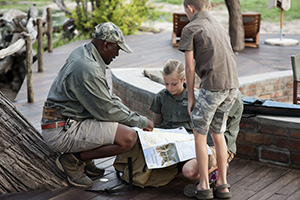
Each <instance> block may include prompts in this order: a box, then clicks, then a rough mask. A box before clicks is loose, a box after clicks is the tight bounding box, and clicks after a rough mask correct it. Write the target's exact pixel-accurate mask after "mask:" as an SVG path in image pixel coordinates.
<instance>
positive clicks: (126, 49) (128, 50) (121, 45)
mask: <svg viewBox="0 0 300 200" xmlns="http://www.w3.org/2000/svg"><path fill="white" fill-rule="evenodd" d="M118 45H119V47H120V48H121V49H122V50H123V51H125V52H126V53H132V50H131V49H130V47H129V46H128V45H127V44H126V43H118Z"/></svg>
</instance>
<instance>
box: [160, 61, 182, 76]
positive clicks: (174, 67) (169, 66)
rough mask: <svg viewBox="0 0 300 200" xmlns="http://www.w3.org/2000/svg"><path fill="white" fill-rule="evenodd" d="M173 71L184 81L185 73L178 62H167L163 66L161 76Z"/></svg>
mask: <svg viewBox="0 0 300 200" xmlns="http://www.w3.org/2000/svg"><path fill="white" fill-rule="evenodd" d="M175 71H176V72H177V74H178V76H179V79H180V80H182V79H184V75H185V72H184V66H183V64H182V63H181V62H180V61H178V60H172V59H170V60H168V61H167V62H166V64H165V66H164V69H163V75H164V76H165V75H169V74H172V73H173V72H175Z"/></svg>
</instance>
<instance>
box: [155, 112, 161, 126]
mask: <svg viewBox="0 0 300 200" xmlns="http://www.w3.org/2000/svg"><path fill="white" fill-rule="evenodd" d="M153 122H154V126H155V127H156V126H158V125H160V123H161V122H162V117H161V114H157V113H155V112H153Z"/></svg>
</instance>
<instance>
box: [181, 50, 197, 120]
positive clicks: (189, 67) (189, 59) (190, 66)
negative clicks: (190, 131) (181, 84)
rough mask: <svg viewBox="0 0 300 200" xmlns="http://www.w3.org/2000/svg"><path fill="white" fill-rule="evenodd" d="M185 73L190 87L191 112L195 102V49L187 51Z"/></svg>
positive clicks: (189, 106) (189, 103)
mask: <svg viewBox="0 0 300 200" xmlns="http://www.w3.org/2000/svg"><path fill="white" fill-rule="evenodd" d="M184 55H185V75H186V81H187V88H188V112H189V114H191V112H192V110H193V107H194V104H195V95H194V84H195V65H194V51H185V53H184Z"/></svg>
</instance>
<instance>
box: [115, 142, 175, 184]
mask: <svg viewBox="0 0 300 200" xmlns="http://www.w3.org/2000/svg"><path fill="white" fill-rule="evenodd" d="M128 157H131V166H132V174H130V172H131V169H130V165H129V163H128ZM113 166H114V168H115V169H116V171H117V172H121V174H122V175H121V178H122V179H123V180H124V181H126V182H127V183H129V184H130V179H131V177H132V184H133V185H135V186H139V187H141V188H144V187H148V186H151V187H160V186H164V185H167V184H168V183H169V182H170V181H172V180H173V179H174V178H175V177H176V175H177V174H178V168H177V165H172V166H169V167H165V168H160V169H148V167H147V164H146V162H145V157H144V154H143V150H142V147H141V144H140V141H139V139H138V140H137V142H136V143H135V145H134V146H133V148H132V149H130V150H129V151H127V152H125V153H122V154H119V155H117V157H116V159H115V161H114V164H113Z"/></svg>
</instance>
